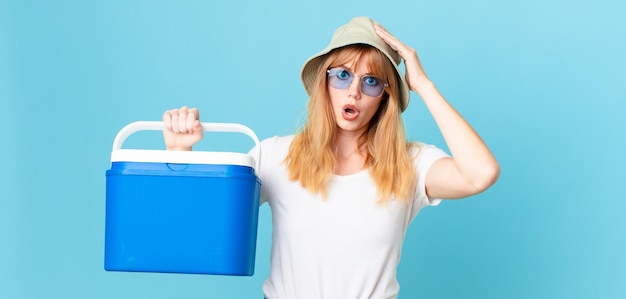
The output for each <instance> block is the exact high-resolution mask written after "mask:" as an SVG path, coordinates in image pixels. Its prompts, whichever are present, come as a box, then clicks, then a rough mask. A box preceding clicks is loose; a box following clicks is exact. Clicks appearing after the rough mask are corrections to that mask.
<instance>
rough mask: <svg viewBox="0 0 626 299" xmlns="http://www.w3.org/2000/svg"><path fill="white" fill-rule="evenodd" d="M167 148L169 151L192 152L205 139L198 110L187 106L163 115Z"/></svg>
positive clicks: (164, 137)
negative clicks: (194, 146) (195, 145)
mask: <svg viewBox="0 0 626 299" xmlns="http://www.w3.org/2000/svg"><path fill="white" fill-rule="evenodd" d="M163 124H164V125H165V128H166V130H165V131H163V139H164V140H165V147H166V148H167V149H168V150H186V151H190V150H191V148H192V146H193V145H194V144H196V143H197V142H198V141H200V140H202V138H203V137H204V131H203V130H202V125H201V124H200V113H199V112H198V109H196V108H187V107H185V106H183V107H181V108H177V109H172V110H168V111H165V113H163Z"/></svg>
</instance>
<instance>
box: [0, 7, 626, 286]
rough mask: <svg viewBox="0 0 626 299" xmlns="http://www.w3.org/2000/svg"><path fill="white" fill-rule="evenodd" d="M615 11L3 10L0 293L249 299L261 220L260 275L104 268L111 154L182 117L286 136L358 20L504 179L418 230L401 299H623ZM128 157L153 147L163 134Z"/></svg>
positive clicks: (427, 129) (416, 104) (443, 209)
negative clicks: (396, 42) (428, 89)
mask: <svg viewBox="0 0 626 299" xmlns="http://www.w3.org/2000/svg"><path fill="white" fill-rule="evenodd" d="M391 3H393V4H391ZM625 11H626V5H625V4H624V2H623V1H617V0H614V1H609V0H596V1H591V0H589V1H575V0H574V1H565V0H562V1H559V0H548V1H544V0H541V1H540V0H527V1H495V0H477V1H397V2H384V1H382V2H381V1H306V2H301V3H296V2H295V1H286V0H284V1H279V0H271V1H224V0H218V1H171V2H164V1H0V100H1V103H2V107H1V109H2V125H1V126H0V130H1V131H0V134H1V135H0V138H1V140H2V145H1V146H0V157H1V159H2V163H1V165H2V172H1V173H0V176H1V179H0V192H1V193H0V297H2V298H218V297H219V298H260V297H261V296H262V294H261V284H262V282H263V280H264V278H265V276H266V275H267V273H268V269H269V248H270V239H271V222H270V219H271V214H270V211H269V208H268V207H267V206H263V207H262V208H261V215H260V224H259V241H258V251H257V266H256V274H255V276H252V277H221V276H210V275H180V274H178V275H177V274H158V273H157V274H154V273H123V272H106V271H104V269H103V256H104V215H105V213H104V207H105V189H104V184H105V176H104V173H105V170H106V169H108V167H109V158H110V151H111V145H112V142H113V138H114V137H115V134H116V133H117V132H118V131H119V130H120V129H121V128H122V127H123V126H124V125H126V124H127V123H130V122H132V121H136V120H159V119H160V117H161V114H162V112H163V111H164V110H166V109H170V108H174V107H178V106H181V105H189V106H193V107H198V108H200V110H201V114H202V119H203V120H205V121H218V122H238V123H243V124H245V125H247V126H249V127H251V128H252V129H253V130H255V131H256V133H257V135H258V136H259V137H260V138H267V137H270V136H273V135H284V134H289V133H292V132H294V130H295V129H296V128H297V127H298V126H299V125H300V124H301V123H302V120H303V116H304V113H305V109H306V100H307V98H306V94H305V93H304V91H303V88H302V85H301V83H300V81H299V71H300V67H301V65H302V63H303V62H304V61H305V60H306V59H307V58H308V57H310V56H311V55H313V54H314V53H316V52H317V51H319V50H321V49H322V48H323V47H325V46H326V44H327V43H328V41H329V39H330V36H331V35H332V32H333V31H334V29H335V28H336V27H338V26H340V25H342V24H345V23H346V22H347V21H348V20H349V19H350V18H351V17H353V16H357V15H368V16H370V17H372V18H374V19H376V20H378V21H380V22H381V23H382V24H383V25H385V26H386V27H387V28H388V29H389V30H390V31H391V32H392V33H394V34H395V35H396V36H397V37H399V38H400V39H401V40H403V41H404V42H405V43H407V44H409V45H411V46H412V47H415V48H416V49H417V51H418V53H419V55H420V57H421V59H422V62H423V64H424V67H425V69H426V71H427V72H428V74H429V75H430V77H431V79H432V80H433V81H434V82H435V83H436V84H437V86H438V87H439V89H440V90H441V91H442V93H443V94H444V95H445V96H446V97H447V98H448V100H449V101H450V102H451V103H452V104H453V105H454V106H455V107H456V108H457V109H458V110H459V111H460V112H461V113H462V114H463V115H464V116H465V117H466V118H467V119H468V120H469V121H470V122H471V123H472V125H473V126H474V127H475V128H476V130H477V131H478V132H479V133H481V135H482V137H483V138H484V139H485V140H486V141H487V143H488V144H489V145H490V147H491V148H492V150H493V152H494V153H495V155H496V156H497V158H498V160H499V161H500V163H501V167H502V175H501V177H500V179H499V181H498V182H497V183H496V185H494V187H492V188H491V189H490V190H488V191H487V192H485V193H483V194H480V195H478V196H475V197H473V198H470V199H465V200H461V201H454V202H444V203H443V204H442V205H441V206H439V207H436V208H427V209H425V210H424V211H422V213H421V214H420V215H419V216H418V218H417V219H416V221H415V222H413V224H412V226H411V228H410V230H409V231H408V235H407V239H406V243H405V246H404V251H403V257H402V261H401V265H400V267H399V272H398V278H399V280H400V284H401V292H400V298H418V297H419V298H624V297H626V219H625V217H624V216H623V213H624V211H625V210H626V202H625V197H624V191H623V186H624V179H625V176H624V169H625V166H626V160H625V155H624V150H623V148H624V147H625V146H626V134H625V132H626V120H625V119H624V116H623V115H624V114H625V112H626V88H625V85H626V84H625V83H626V80H625V79H626V75H624V70H625V69H626V52H625V50H626V30H624V28H626V21H625V20H626V16H625V15H624V14H625V13H624V12H625ZM404 117H405V121H406V124H407V127H408V133H409V136H410V138H411V139H414V140H422V141H425V142H429V143H434V144H436V145H438V146H441V147H445V144H444V143H443V140H442V138H441V135H440V133H439V132H438V130H437V128H436V126H435V124H434V123H433V121H432V118H431V117H430V115H429V114H428V111H427V110H426V109H425V107H424V105H423V103H421V101H420V99H419V97H417V96H415V95H414V96H413V97H412V102H411V105H410V107H409V109H408V110H407V111H406V112H405V113H404ZM214 140H215V141H214V142H212V141H207V145H206V147H207V148H209V147H211V146H220V145H221V146H224V145H226V146H228V144H229V143H228V142H224V141H220V139H219V138H215V139H214ZM129 142H131V140H129ZM130 144H131V145H132V144H135V145H136V146H141V147H143V146H145V147H149V146H154V147H155V148H162V140H161V137H160V135H158V134H152V135H150V134H147V135H146V136H145V137H144V138H143V139H142V137H140V136H138V137H137V138H135V140H134V141H132V143H130ZM234 144H238V143H236V142H234V143H233V145H234ZM242 144H243V142H242ZM242 146H243V145H242ZM247 146H249V145H247Z"/></svg>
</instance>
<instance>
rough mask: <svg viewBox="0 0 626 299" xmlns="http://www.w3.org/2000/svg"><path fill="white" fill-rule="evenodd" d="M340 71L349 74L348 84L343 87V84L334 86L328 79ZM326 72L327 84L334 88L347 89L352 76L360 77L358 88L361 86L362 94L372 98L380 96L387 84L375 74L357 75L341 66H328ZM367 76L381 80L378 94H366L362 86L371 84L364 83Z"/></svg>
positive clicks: (352, 79) (352, 78)
mask: <svg viewBox="0 0 626 299" xmlns="http://www.w3.org/2000/svg"><path fill="white" fill-rule="evenodd" d="M341 71H346V72H348V73H349V74H350V75H351V78H350V82H348V85H347V86H345V87H343V86H336V85H333V84H332V83H331V80H330V77H337V75H338V74H339V73H340V72H341ZM326 74H327V76H326V78H327V79H328V84H329V85H330V86H332V87H334V88H337V89H342V90H343V89H348V87H350V85H351V84H352V81H354V78H357V77H359V78H360V79H359V82H360V84H359V88H361V92H363V93H364V94H366V95H368V96H370V97H374V98H377V97H380V96H381V95H383V93H385V88H386V87H388V86H389V83H387V82H386V81H385V80H383V79H380V78H378V77H376V76H372V75H357V74H355V73H353V72H352V71H350V70H348V69H346V68H343V67H333V68H329V69H327V70H326ZM367 78H374V79H375V80H376V81H378V82H381V83H382V86H383V88H382V89H381V91H380V94H378V95H370V94H367V93H366V92H365V90H366V89H365V88H363V86H364V85H365V86H372V85H368V84H367V83H365V80H364V79H367ZM337 79H339V78H337ZM339 80H342V81H344V80H345V79H339Z"/></svg>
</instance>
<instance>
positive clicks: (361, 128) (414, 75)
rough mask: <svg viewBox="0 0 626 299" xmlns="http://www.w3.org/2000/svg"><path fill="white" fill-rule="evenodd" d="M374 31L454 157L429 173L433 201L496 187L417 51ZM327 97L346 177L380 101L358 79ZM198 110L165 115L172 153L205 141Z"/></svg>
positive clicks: (481, 149) (487, 160)
mask: <svg viewBox="0 0 626 299" xmlns="http://www.w3.org/2000/svg"><path fill="white" fill-rule="evenodd" d="M374 29H375V31H376V33H377V34H378V35H379V36H380V38H381V39H383V40H384V41H385V42H386V43H387V44H389V46H391V48H393V49H394V50H396V51H397V52H398V53H399V54H400V56H401V57H402V58H403V59H404V64H405V67H406V71H405V74H406V81H407V83H408V85H409V88H410V89H411V90H412V91H414V92H415V93H417V94H418V95H419V96H420V98H421V99H422V101H423V102H424V104H425V105H426V107H427V109H428V110H429V112H430V113H431V114H432V116H433V118H434V120H435V122H436V123H437V126H438V127H439V130H440V131H441V133H442V135H443V137H444V139H445V141H446V144H447V146H448V148H449V149H450V152H451V154H452V156H451V157H448V158H443V159H439V160H437V161H436V162H435V163H434V164H433V165H432V166H431V168H430V170H429V171H428V173H427V175H426V192H427V194H428V196H429V197H434V198H447V199H455V198H463V197H468V196H471V195H475V194H478V193H480V192H483V191H484V190H486V189H487V188H489V187H490V186H491V185H493V184H494V183H495V181H496V180H497V178H498V176H499V174H500V166H499V164H498V162H497V161H496V159H495V157H494V156H493V154H492V153H491V151H490V150H489V148H488V147H487V145H486V144H485V142H484V141H483V140H482V139H481V137H480V136H479V135H478V134H477V133H476V131H475V130H474V129H473V128H472V127H471V125H470V124H469V123H468V122H467V121H466V120H465V119H464V118H463V117H462V116H461V114H459V113H458V112H457V111H456V110H455V109H454V107H452V105H450V103H448V101H447V100H446V99H445V98H444V97H443V96H442V95H441V93H440V92H439V90H437V88H436V87H435V85H434V84H433V82H431V80H430V79H429V78H428V76H427V75H426V72H425V71H424V69H423V67H422V65H421V63H420V60H419V57H418V55H417V52H416V51H415V50H414V49H413V48H410V47H408V46H407V45H405V44H404V43H403V42H401V41H400V40H398V39H397V38H396V37H395V36H393V35H392V34H391V33H389V32H388V31H387V30H386V29H385V28H383V27H382V26H379V25H375V26H374ZM344 67H346V68H348V69H350V70H351V71H353V72H354V73H355V74H357V75H363V74H366V73H367V72H368V71H369V70H368V67H367V65H362V64H357V65H355V66H352V65H345V66H344ZM329 94H330V97H331V102H332V105H333V111H334V112H335V119H336V121H337V125H338V127H339V128H340V130H339V134H338V136H337V137H338V139H337V149H336V155H337V164H338V165H337V169H336V170H335V173H336V174H338V175H348V174H352V173H356V172H359V171H361V170H363V169H364V162H365V154H364V153H365V148H364V147H363V145H361V146H360V145H359V142H358V139H359V136H361V135H362V134H364V133H365V130H366V129H367V123H369V121H370V120H371V118H372V116H373V115H374V112H375V111H376V109H377V108H378V105H380V100H381V97H378V98H372V97H370V96H367V95H365V94H363V93H362V92H361V90H360V86H359V80H357V78H355V80H353V82H352V83H351V85H350V87H349V88H348V89H344V90H340V89H335V88H332V87H329ZM346 104H352V105H355V106H356V107H357V108H358V109H359V110H360V114H359V116H358V117H357V119H355V120H352V121H346V120H345V119H344V117H343V116H342V113H343V109H344V105H346ZM199 117H200V116H199V113H198V110H197V109H195V108H194V109H190V108H187V107H182V108H179V109H172V110H168V111H166V112H165V113H164V114H163V122H164V124H165V126H166V128H167V130H166V131H164V132H163V135H164V138H165V143H166V147H167V149H168V150H191V148H192V146H193V145H194V144H195V143H196V142H198V141H200V140H201V139H202V137H203V132H202V127H201V125H200V121H199Z"/></svg>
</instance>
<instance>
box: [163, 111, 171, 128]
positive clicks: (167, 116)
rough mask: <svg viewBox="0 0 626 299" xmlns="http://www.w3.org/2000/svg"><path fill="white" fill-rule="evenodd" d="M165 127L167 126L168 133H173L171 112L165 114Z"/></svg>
mask: <svg viewBox="0 0 626 299" xmlns="http://www.w3.org/2000/svg"><path fill="white" fill-rule="evenodd" d="M163 125H165V129H167V130H168V131H170V132H171V131H172V114H171V110H168V111H165V112H164V113H163Z"/></svg>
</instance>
